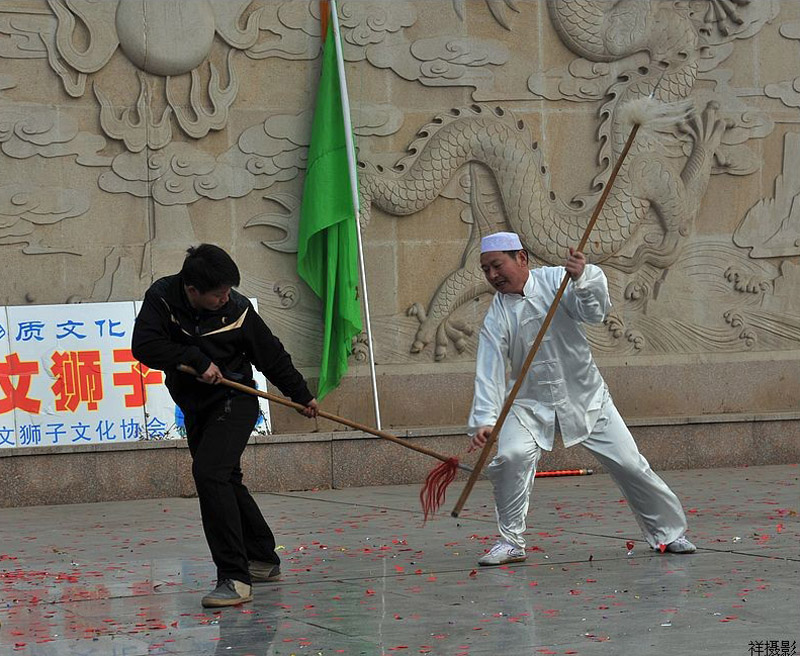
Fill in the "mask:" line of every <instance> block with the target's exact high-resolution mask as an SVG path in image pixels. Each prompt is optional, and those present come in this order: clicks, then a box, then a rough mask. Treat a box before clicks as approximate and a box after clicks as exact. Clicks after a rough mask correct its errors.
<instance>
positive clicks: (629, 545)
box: [625, 540, 635, 551]
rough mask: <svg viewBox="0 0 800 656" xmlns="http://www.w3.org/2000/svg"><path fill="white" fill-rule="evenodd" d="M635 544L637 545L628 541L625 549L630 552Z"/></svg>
mask: <svg viewBox="0 0 800 656" xmlns="http://www.w3.org/2000/svg"><path fill="white" fill-rule="evenodd" d="M634 544H635V543H634V541H633V540H628V541H627V542H626V543H625V548H626V549H627V550H628V551H630V550H631V549H633V547H634Z"/></svg>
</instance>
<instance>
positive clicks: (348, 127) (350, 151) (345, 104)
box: [330, 0, 381, 430]
mask: <svg viewBox="0 0 800 656" xmlns="http://www.w3.org/2000/svg"><path fill="white" fill-rule="evenodd" d="M330 7H331V16H330V18H331V20H332V21H333V36H334V39H333V40H334V44H335V48H336V64H337V66H338V68H339V89H340V92H341V95H342V113H343V114H344V129H345V138H346V143H347V164H348V167H347V168H348V174H349V177H350V193H351V194H352V196H353V209H354V210H355V220H356V237H357V238H358V265H359V269H360V272H361V294H362V296H363V297H364V314H365V319H366V321H365V323H366V326H367V342H368V346H369V373H370V378H371V379H372V403H373V407H374V409H375V425H376V426H377V427H378V430H380V429H381V409H380V404H379V402H378V381H377V378H376V376H375V351H374V349H373V348H372V325H371V323H370V313H369V296H368V294H367V275H366V269H365V267H364V245H363V242H362V240H361V212H360V208H359V205H360V203H359V198H358V180H357V178H356V153H355V149H354V147H353V125H352V122H351V121H350V99H349V97H348V95H347V78H346V77H345V72H344V57H343V55H342V40H341V38H340V35H339V18H338V13H337V9H336V0H331V1H330Z"/></svg>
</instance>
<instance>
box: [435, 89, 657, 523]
mask: <svg viewBox="0 0 800 656" xmlns="http://www.w3.org/2000/svg"><path fill="white" fill-rule="evenodd" d="M662 77H663V76H662ZM651 98H652V94H651ZM637 109H644V106H643V105H640V107H638V108H637ZM641 122H642V119H641V118H640V119H639V120H638V122H636V123H634V125H633V129H632V130H631V133H630V135H629V136H628V140H627V141H626V142H625V147H624V148H623V149H622V153H621V154H620V156H619V159H618V160H617V163H616V165H615V166H614V170H613V171H612V172H611V177H609V179H608V183H607V184H606V187H605V189H603V193H602V195H601V196H600V200H599V202H598V203H597V207H595V210H594V212H593V214H592V218H591V219H590V220H589V225H587V226H586V230H585V231H584V232H583V237H582V238H581V241H580V243H579V244H578V246H577V248H576V249H575V250H577V251H583V249H584V247H585V246H586V242H587V241H589V235H590V234H591V232H592V229H593V228H594V225H595V223H597V217H599V216H600V212H601V211H602V209H603V205H604V204H605V202H606V198H608V194H609V193H610V192H611V188H612V187H613V186H614V180H616V178H617V173H619V170H620V168H622V163H623V162H624V161H625V158H626V157H627V155H628V151H629V150H630V149H631V145H633V140H634V139H635V138H636V133H637V132H638V131H639V126H640V125H641ZM569 280H570V275H569V273H567V274H565V275H564V280H562V281H561V286H560V287H559V288H558V292H556V296H555V298H554V299H553V303H552V305H551V306H550V309H549V310H548V312H547V316H545V318H544V321H543V322H542V326H541V328H539V334H538V335H536V339H535V340H533V344H532V345H531V348H530V350H529V351H528V356H527V357H526V358H525V362H524V363H523V365H522V368H521V369H520V372H519V375H518V376H517V381H516V382H515V383H514V387H512V388H511V392H510V393H509V395H508V398H507V399H506V402H505V404H504V405H503V409H502V410H501V411H500V416H499V417H498V418H497V422H495V425H494V428H493V429H492V432H491V434H490V435H489V439H488V440H486V444H485V445H484V447H483V450H482V451H481V455H480V458H478V462H477V463H476V464H475V469H473V470H472V474H471V475H470V477H469V480H468V481H467V484H466V485H465V486H464V489H463V490H462V491H461V496H460V497H459V498H458V502H457V503H456V505H455V508H453V511H452V512H451V513H450V514H451V515H452V516H453V517H458V515H459V513H460V512H461V510H462V509H463V508H464V504H465V503H466V502H467V497H468V496H469V493H470V492H472V488H473V487H474V485H475V481H477V480H478V476H480V473H481V471H483V467H484V465H485V464H486V460H487V459H488V457H489V451H491V449H492V447H493V446H494V443H495V441H496V440H497V436H498V434H499V433H500V429H501V428H502V427H503V423H504V422H505V420H506V417H507V416H508V413H509V412H510V411H511V404H512V403H514V400H515V399H516V398H517V394H518V393H519V388H520V387H521V386H522V383H523V381H524V380H525V375H526V374H527V373H528V369H529V368H530V366H531V362H533V358H534V357H536V352H537V351H538V350H539V346H540V345H541V343H542V340H543V339H544V334H545V332H547V329H548V327H549V326H550V322H551V321H552V320H553V315H555V313H556V309H557V308H558V303H559V301H561V297H562V296H563V295H564V291H565V290H566V288H567V284H568V283H569Z"/></svg>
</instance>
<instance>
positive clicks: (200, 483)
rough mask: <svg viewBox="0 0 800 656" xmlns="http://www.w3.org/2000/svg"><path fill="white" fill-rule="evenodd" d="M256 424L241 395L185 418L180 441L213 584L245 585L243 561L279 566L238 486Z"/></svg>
mask: <svg viewBox="0 0 800 656" xmlns="http://www.w3.org/2000/svg"><path fill="white" fill-rule="evenodd" d="M257 419H258V400H257V399H255V398H254V397H251V396H246V395H244V394H234V395H232V396H229V397H228V398H226V399H223V400H221V401H218V402H215V403H212V404H210V405H209V406H208V407H203V408H201V409H200V411H199V412H194V413H186V415H185V422H186V437H187V439H188V442H189V451H190V453H191V454H192V475H193V476H194V483H195V486H196V487H197V496H198V498H199V500H200V515H201V516H202V518H203V531H204V532H205V534H206V540H207V541H208V547H209V549H210V550H211V557H212V558H213V559H214V564H215V565H216V566H217V578H218V579H219V580H222V579H234V580H236V581H242V582H243V583H250V572H249V568H248V565H247V561H248V560H261V561H264V562H268V563H275V564H278V563H280V558H279V557H278V554H276V553H275V536H274V535H273V534H272V531H271V530H270V528H269V526H268V525H267V522H266V521H265V520H264V516H263V515H262V514H261V510H259V508H258V505H257V504H256V502H255V500H254V499H253V497H252V496H250V492H249V491H248V490H247V488H246V487H245V486H244V485H243V484H242V469H241V466H240V462H241V457H242V453H243V452H244V448H245V446H246V445H247V440H248V439H249V437H250V435H251V433H252V432H253V428H254V427H255V425H256V420H257Z"/></svg>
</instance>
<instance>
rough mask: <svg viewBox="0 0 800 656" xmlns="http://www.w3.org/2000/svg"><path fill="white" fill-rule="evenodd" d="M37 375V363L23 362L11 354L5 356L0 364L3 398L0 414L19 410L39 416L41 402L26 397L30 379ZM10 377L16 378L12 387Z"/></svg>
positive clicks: (0, 402) (17, 356)
mask: <svg viewBox="0 0 800 656" xmlns="http://www.w3.org/2000/svg"><path fill="white" fill-rule="evenodd" d="M38 373H39V363H38V362H36V361H32V362H23V361H21V360H20V359H19V355H17V354H16V353H11V354H10V355H7V356H6V361H5V362H0V389H2V391H3V395H4V396H3V398H0V414H3V413H5V412H10V411H11V410H13V409H14V408H19V409H20V410H24V411H25V412H30V413H31V414H39V410H40V409H41V407H42V402H41V401H39V400H37V399H32V398H30V397H29V396H28V393H29V392H30V389H31V378H32V377H33V376H35V375H36V374H38ZM12 376H14V377H17V384H16V385H14V381H13V379H12Z"/></svg>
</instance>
